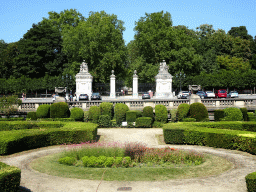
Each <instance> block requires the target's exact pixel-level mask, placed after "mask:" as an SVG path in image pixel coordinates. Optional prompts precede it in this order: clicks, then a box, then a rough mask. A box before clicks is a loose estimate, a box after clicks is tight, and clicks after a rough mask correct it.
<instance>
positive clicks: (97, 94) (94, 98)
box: [91, 93, 101, 100]
mask: <svg viewBox="0 0 256 192" xmlns="http://www.w3.org/2000/svg"><path fill="white" fill-rule="evenodd" d="M91 100H101V96H100V93H93V94H92V96H91Z"/></svg>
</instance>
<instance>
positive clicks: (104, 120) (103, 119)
mask: <svg viewBox="0 0 256 192" xmlns="http://www.w3.org/2000/svg"><path fill="white" fill-rule="evenodd" d="M98 125H99V127H111V119H110V117H109V116H108V115H100V116H99V120H98Z"/></svg>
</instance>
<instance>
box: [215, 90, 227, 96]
mask: <svg viewBox="0 0 256 192" xmlns="http://www.w3.org/2000/svg"><path fill="white" fill-rule="evenodd" d="M215 97H217V98H226V97H227V91H226V89H219V90H216V91H215Z"/></svg>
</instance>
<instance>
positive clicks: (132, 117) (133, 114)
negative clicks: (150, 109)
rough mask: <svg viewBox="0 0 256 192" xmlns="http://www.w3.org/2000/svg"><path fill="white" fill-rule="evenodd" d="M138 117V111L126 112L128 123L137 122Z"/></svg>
mask: <svg viewBox="0 0 256 192" xmlns="http://www.w3.org/2000/svg"><path fill="white" fill-rule="evenodd" d="M136 117H137V113H136V111H126V121H127V122H135V121H136Z"/></svg>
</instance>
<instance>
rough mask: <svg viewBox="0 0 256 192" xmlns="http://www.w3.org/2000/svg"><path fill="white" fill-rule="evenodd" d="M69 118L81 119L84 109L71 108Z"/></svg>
mask: <svg viewBox="0 0 256 192" xmlns="http://www.w3.org/2000/svg"><path fill="white" fill-rule="evenodd" d="M70 113H71V114H70V118H72V119H75V120H76V121H83V119H84V111H83V109H81V108H72V109H71V111H70Z"/></svg>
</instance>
